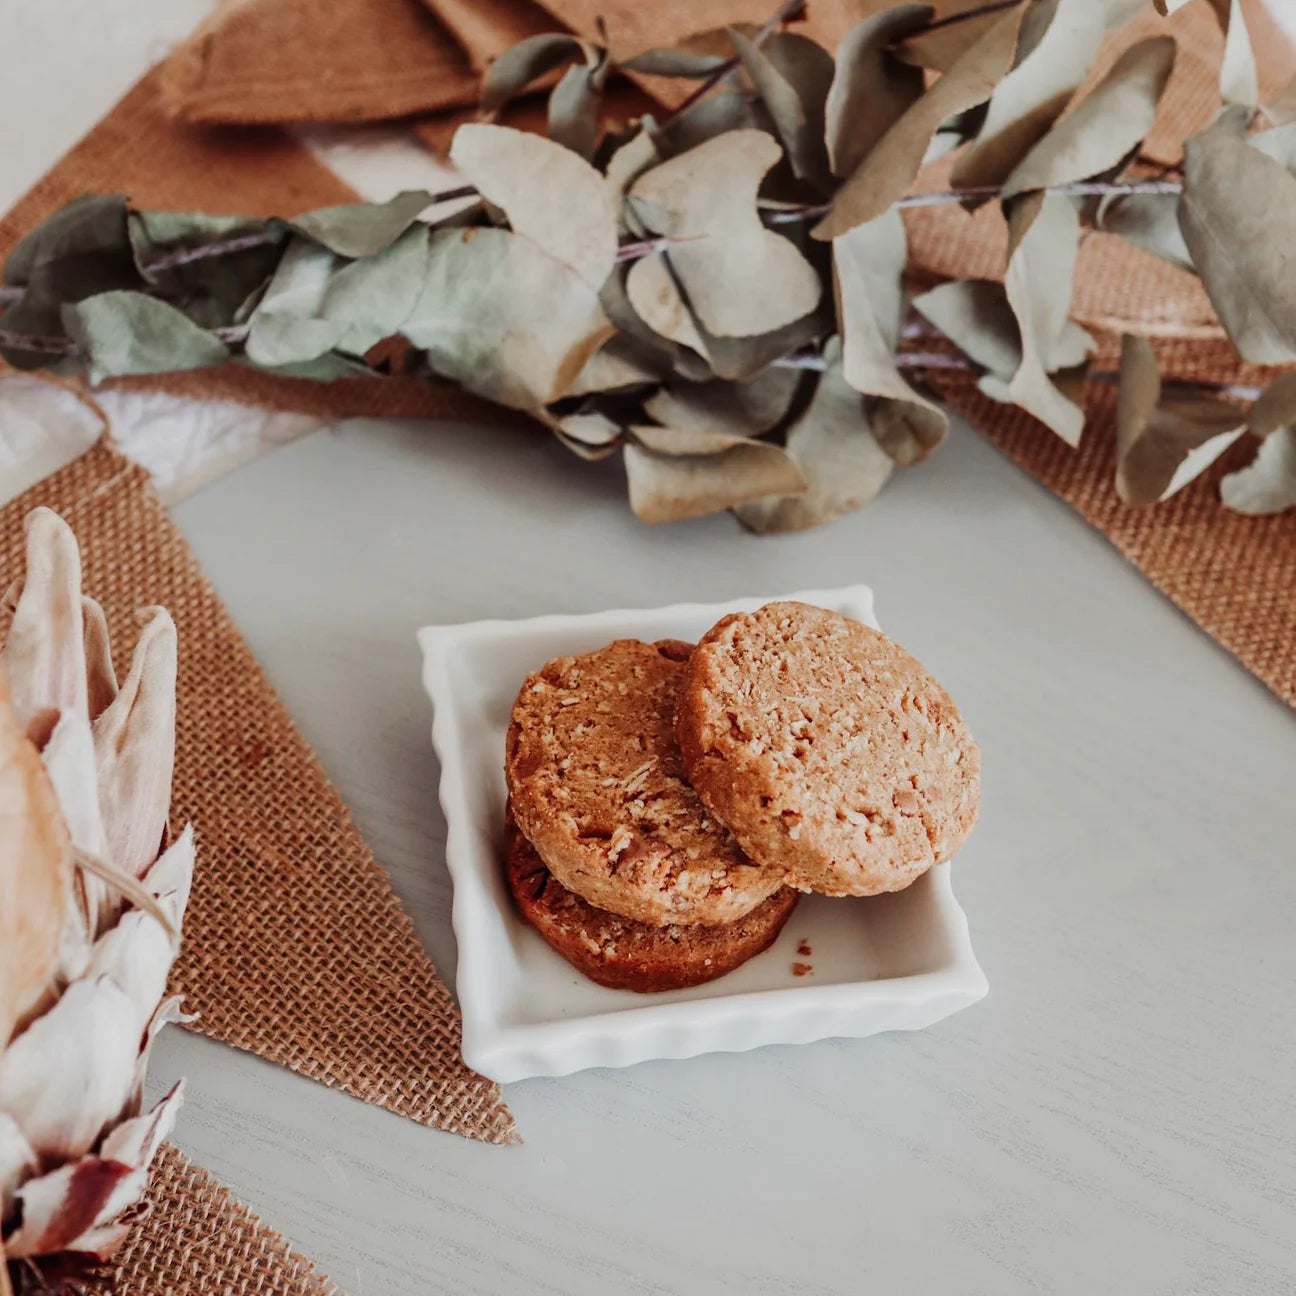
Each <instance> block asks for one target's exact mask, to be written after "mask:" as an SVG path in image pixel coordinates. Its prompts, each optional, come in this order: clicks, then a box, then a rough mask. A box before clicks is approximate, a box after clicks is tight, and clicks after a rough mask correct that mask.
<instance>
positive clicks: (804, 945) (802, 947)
mask: <svg viewBox="0 0 1296 1296" xmlns="http://www.w3.org/2000/svg"><path fill="white" fill-rule="evenodd" d="M797 953H798V954H803V955H805V956H807V957H809V955H811V954H813V953H814V951H813V950H812V949H811V948H810V942H809V941H808V940H803V941H801V942H800V944H798V945H797Z"/></svg>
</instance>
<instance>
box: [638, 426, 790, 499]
mask: <svg viewBox="0 0 1296 1296" xmlns="http://www.w3.org/2000/svg"><path fill="white" fill-rule="evenodd" d="M631 434H632V436H633V438H634V440H633V441H632V442H630V443H629V444H627V445H626V448H625V467H626V479H627V481H628V483H629V486H630V507H631V508H632V509H633V510H634V511H635V513H636V514H637V515H638V516H639V517H640V518H642V519H643V520H644V521H645V522H680V521H683V520H684V519H686V518H695V517H701V516H703V515H704V514H707V513H715V512H718V511H719V510H720V509H727V508H736V507H738V506H739V505H742V504H747V503H750V502H751V501H752V500H756V499H760V498H762V497H763V496H766V495H787V494H791V493H794V492H796V491H799V490H804V489H805V478H804V476H803V475H802V473H801V470H800V468H798V467H797V465H796V464H795V463H794V462H793V460H792V459H791V458H790V457H789V455H788V453H787V451H785V450H784V449H783V448H782V446H776V445H773V444H771V443H770V442H768V441H752V440H748V439H746V438H744V437H739V436H731V435H729V434H727V433H724V432H710V433H707V432H699V431H684V430H681V429H678V428H653V427H635V428H632V429H631Z"/></svg>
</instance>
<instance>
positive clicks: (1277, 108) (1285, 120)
mask: <svg viewBox="0 0 1296 1296" xmlns="http://www.w3.org/2000/svg"><path fill="white" fill-rule="evenodd" d="M1264 115H1265V116H1266V117H1267V118H1268V119H1269V120H1270V121H1271V122H1272V123H1273V124H1274V125H1275V126H1286V125H1288V124H1289V123H1290V122H1296V76H1293V77H1292V79H1291V80H1290V81H1288V82H1287V84H1286V85H1285V86H1283V88H1282V89H1281V90H1280V91H1279V92H1278V94H1277V95H1276V96H1275V97H1274V98H1273V99H1271V100H1270V101H1269V102H1268V103H1267V104H1265V106H1264Z"/></svg>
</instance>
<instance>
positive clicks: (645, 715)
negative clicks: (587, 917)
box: [504, 639, 784, 925]
mask: <svg viewBox="0 0 1296 1296" xmlns="http://www.w3.org/2000/svg"><path fill="white" fill-rule="evenodd" d="M691 647H692V646H691V645H690V644H685V643H679V642H678V641H675V640H662V641H661V642H659V643H656V644H648V643H641V642H639V641H638V640H637V639H618V640H617V641H616V642H615V643H611V644H608V645H607V647H606V648H600V649H599V650H598V651H597V652H592V653H586V654H585V655H584V656H581V657H560V658H558V659H557V660H556V661H551V662H550V663H549V664H548V665H547V666H545V667H544V669H543V670H541V671H539V672H537V673H536V674H534V675H529V676H528V677H527V678H526V680H525V681H524V682H523V684H522V688H521V691H520V692H519V693H518V697H517V701H516V702H515V703H514V705H513V719H512V723H511V725H510V726H509V734H508V746H507V751H506V755H505V763H504V768H505V775H506V777H507V780H508V788H509V795H510V796H511V797H512V799H513V810H514V813H515V814H516V815H517V820H518V824H519V825H520V826H521V828H522V831H523V833H524V834H525V835H526V837H527V839H528V840H529V841H530V842H531V843H532V844H533V845H534V846H535V848H536V850H537V851H539V852H540V856H541V858H542V859H543V860H544V862H545V863H546V864H547V865H548V866H549V868H550V869H551V870H552V872H553V875H554V877H556V878H557V879H558V880H559V881H560V882H561V883H562V884H563V886H565V887H567V888H568V889H569V890H571V891H575V892H576V894H577V895H579V896H582V897H583V898H584V899H586V900H588V901H589V902H590V904H592V905H595V906H597V907H598V908H599V909H606V910H608V911H609V912H611V913H615V914H619V915H621V917H623V918H633V919H635V920H636V921H638V922H646V923H655V924H658V925H665V924H667V923H675V924H683V925H689V924H693V923H725V922H733V921H735V920H736V919H738V918H741V917H743V915H745V914H748V913H750V912H751V911H752V910H753V909H754V908H755V907H756V906H757V905H758V904H760V903H761V902H762V901H763V900H767V899H768V898H769V897H770V896H772V895H773V894H774V892H775V891H777V890H778V889H779V887H781V886H782V885H783V882H784V874H783V869H782V867H781V866H778V865H760V864H755V863H753V862H752V861H751V860H749V859H748V858H747V857H746V856H745V855H744V854H743V853H742V851H741V850H740V849H739V848H738V845H737V843H736V842H735V841H734V839H733V835H732V834H731V833H730V832H729V830H728V829H727V828H726V827H725V826H724V825H723V824H721V823H718V822H717V821H716V820H715V819H714V818H713V817H712V816H711V815H709V814H708V813H707V811H706V810H705V809H704V808H703V806H702V803H701V801H699V800H698V797H697V793H695V792H694V791H693V789H692V788H691V787H690V786H689V784H688V782H687V780H686V779H685V777H684V768H683V764H682V763H681V761H680V753H679V748H678V747H677V746H676V744H675V733H674V715H675V703H676V697H677V694H678V692H679V686H680V684H681V682H682V681H683V678H684V662H685V660H687V658H688V655H689V653H690V651H691Z"/></svg>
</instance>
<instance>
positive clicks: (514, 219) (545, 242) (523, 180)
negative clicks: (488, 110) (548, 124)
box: [450, 125, 617, 289]
mask: <svg viewBox="0 0 1296 1296" xmlns="http://www.w3.org/2000/svg"><path fill="white" fill-rule="evenodd" d="M450 160H451V162H453V163H454V165H455V166H456V167H458V169H459V170H460V171H461V172H462V173H463V174H464V176H465V177H466V178H467V179H468V180H469V181H470V182H471V183H472V184H474V185H476V187H477V189H478V190H479V191H480V192H481V194H482V196H483V197H485V198H486V199H487V201H488V202H492V203H494V204H495V205H496V206H497V207H500V208H502V209H503V211H504V214H505V215H506V216H507V217H508V220H509V224H510V225H511V226H512V227H513V229H514V231H515V232H516V233H518V234H524V235H525V236H526V237H527V238H529V239H531V240H532V241H533V242H534V243H536V244H538V245H539V246H540V247H541V248H543V249H544V251H546V252H547V253H548V254H549V255H550V256H551V257H554V258H555V259H556V260H558V261H561V262H562V263H563V264H564V265H569V266H571V268H572V269H573V270H575V271H576V273H577V274H578V275H580V277H581V278H582V279H584V280H585V282H586V283H588V284H590V285H591V286H592V287H593V288H595V289H597V288H598V287H599V286H600V285H601V284H602V283H603V281H604V280H605V279H606V278H607V277H608V274H609V272H610V271H611V269H612V266H613V263H614V262H615V261H616V250H617V207H616V199H615V196H614V195H613V193H612V190H611V189H610V188H609V187H608V183H607V181H606V180H605V179H604V178H603V177H602V176H601V175H600V174H599V173H598V172H597V171H596V170H595V169H594V168H593V167H592V166H590V164H589V163H588V162H586V161H584V159H582V158H580V157H578V156H577V155H576V154H575V153H573V152H572V151H571V150H570V149H567V148H563V147H562V145H560V144H555V143H554V142H553V141H552V140H547V139H545V138H544V137H543V136H540V135H533V134H529V133H527V132H525V131H518V130H512V129H510V128H509V127H507V126H487V125H469V126H461V127H460V128H459V129H458V130H457V131H456V132H455V137H454V142H453V143H452V144H451V146H450Z"/></svg>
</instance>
